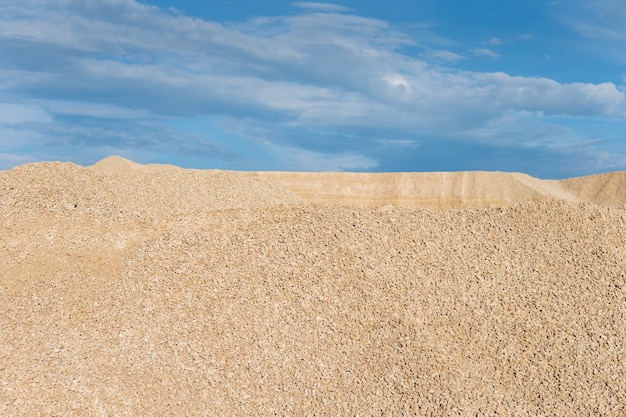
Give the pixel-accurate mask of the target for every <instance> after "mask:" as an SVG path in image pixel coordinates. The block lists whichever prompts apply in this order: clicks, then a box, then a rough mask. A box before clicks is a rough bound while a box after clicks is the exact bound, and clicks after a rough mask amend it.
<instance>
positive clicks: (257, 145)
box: [0, 0, 626, 178]
mask: <svg viewBox="0 0 626 417" xmlns="http://www.w3.org/2000/svg"><path fill="white" fill-rule="evenodd" d="M624 28H626V3H625V2H624V1H623V0H598V1H594V0H587V1H578V0H568V1H558V0H557V1H538V0H527V1H524V2H521V1H507V0H504V1H503V0H500V1H492V0H487V1H472V2H470V1H451V0H413V1H403V0H388V1H386V2H379V1H358V2H357V1H354V0H346V1H341V2H337V3H315V2H291V1H283V0H266V1H263V2H259V1H252V0H241V1H237V0H229V1H225V0H215V1H211V2H209V1H206V2H203V1H182V0H178V1H174V0H143V1H139V2H138V1H134V0H54V1H46V0H20V1H7V0H0V169H8V168H11V167H13V166H15V165H18V164H21V163H25V162H29V161H43V160H61V161H73V162H75V163H78V164H81V165H90V164H93V163H95V162H96V161H98V160H99V159H101V158H103V157H105V156H108V155H111V154H116V155H121V156H124V157H127V158H130V159H133V160H135V161H137V162H140V163H171V164H176V165H179V166H183V167H190V168H220V169H234V170H305V171H461V170H490V171H493V170H498V171H521V172H526V173H528V174H531V175H534V176H537V177H540V178H564V177H572V176H579V175H587V174H593V173H598V172H606V171H615V170H626V98H625V95H626V29H624Z"/></svg>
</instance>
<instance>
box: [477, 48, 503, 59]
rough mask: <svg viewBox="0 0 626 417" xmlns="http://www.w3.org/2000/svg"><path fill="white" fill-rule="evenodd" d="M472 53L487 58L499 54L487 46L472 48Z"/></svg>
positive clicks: (496, 56)
mask: <svg viewBox="0 0 626 417" xmlns="http://www.w3.org/2000/svg"><path fill="white" fill-rule="evenodd" d="M472 53H473V54H474V55H476V56H486V57H489V58H499V57H500V55H498V53H496V52H494V51H492V50H491V49H487V48H477V49H472Z"/></svg>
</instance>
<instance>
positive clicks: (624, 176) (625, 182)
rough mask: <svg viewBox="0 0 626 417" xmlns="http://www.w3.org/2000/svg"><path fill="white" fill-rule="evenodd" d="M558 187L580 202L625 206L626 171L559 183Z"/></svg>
mask: <svg viewBox="0 0 626 417" xmlns="http://www.w3.org/2000/svg"><path fill="white" fill-rule="evenodd" d="M559 185H560V186H561V187H562V188H563V189H565V190H568V191H569V192H571V193H572V194H575V195H577V196H578V198H580V199H581V200H585V201H589V202H593V203H598V204H604V205H624V204H626V171H623V172H610V173H606V174H598V175H591V176H587V177H579V178H571V179H567V180H562V181H559Z"/></svg>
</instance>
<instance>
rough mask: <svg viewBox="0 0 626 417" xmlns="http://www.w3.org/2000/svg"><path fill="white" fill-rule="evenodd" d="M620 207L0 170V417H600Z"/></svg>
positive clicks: (621, 268) (518, 186)
mask: <svg viewBox="0 0 626 417" xmlns="http://www.w3.org/2000/svg"><path fill="white" fill-rule="evenodd" d="M625 189H626V176H625V175H624V173H610V174H603V175H601V176H593V177H585V178H576V179H571V180H564V181H541V180H538V179H535V178H532V177H528V176H526V175H523V174H508V173H438V174H437V173H429V174H376V175H374V174H370V175H366V174H293V173H292V174H286V173H242V172H225V171H201V170H183V169H180V168H177V167H173V166H157V165H145V166H144V165H139V164H135V163H133V162H130V161H127V160H123V159H121V158H117V157H113V158H108V159H106V160H103V161H101V162H100V163H98V164H96V165H95V166H93V167H89V168H83V167H80V166H77V165H73V164H70V163H58V162H57V163H38V164H28V165H24V166H20V167H17V168H14V169H12V170H9V171H0V216H1V219H0V220H1V221H0V268H1V269H0V271H1V272H0V415H2V416H5V415H6V416H13V415H16V416H33V415H34V416H37V415H69V416H74V415H76V416H79V415H85V416H93V415H97V416H115V415H119V416H124V415H133V416H134V415H136V416H150V415H154V416H163V415H192V416H221V415H231V416H249V415H333V416H334V415H358V416H370V415H372V416H376V415H424V416H430V415H433V416H448V415H453V416H455V415H458V416H474V415H479V416H495V415H501V416H506V415H510V416H539V415H545V416H548V415H550V416H552V415H555V416H579V415H594V416H595V415H605V416H623V415H625V414H626V406H625V404H626V382H625V381H626V342H625V341H626V324H625V322H626V321H625V319H626V317H625V315H626V193H625V192H624V190H625Z"/></svg>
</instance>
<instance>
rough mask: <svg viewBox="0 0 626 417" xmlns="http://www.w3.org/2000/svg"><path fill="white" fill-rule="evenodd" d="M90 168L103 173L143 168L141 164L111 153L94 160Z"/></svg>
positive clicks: (117, 172)
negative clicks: (96, 160)
mask: <svg viewBox="0 0 626 417" xmlns="http://www.w3.org/2000/svg"><path fill="white" fill-rule="evenodd" d="M89 168H90V169H92V170H94V171H96V172H100V173H103V174H120V173H127V172H137V171H141V170H143V165H141V164H138V163H137V162H133V161H131V160H130V159H126V158H122V157H121V156H117V155H111V156H107V157H106V158H104V159H101V160H100V161H98V162H96V163H95V164H94V165H92V166H90V167H89Z"/></svg>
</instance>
